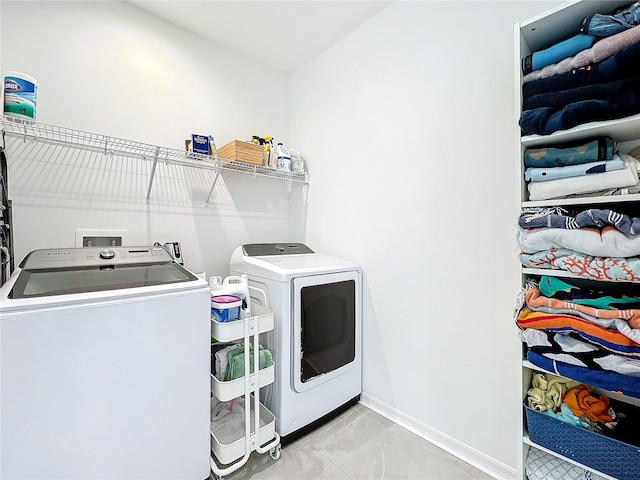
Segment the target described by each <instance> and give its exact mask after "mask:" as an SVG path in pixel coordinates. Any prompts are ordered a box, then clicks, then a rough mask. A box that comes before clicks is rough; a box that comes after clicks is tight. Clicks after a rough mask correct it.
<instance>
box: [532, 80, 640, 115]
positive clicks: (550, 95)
mask: <svg viewBox="0 0 640 480" xmlns="http://www.w3.org/2000/svg"><path fill="white" fill-rule="evenodd" d="M632 89H640V76H639V77H632V78H627V79H624V80H614V81H613V82H607V83H596V84H594V85H585V86H582V87H577V88H571V89H569V90H560V91H557V92H546V93H540V94H538V95H533V96H531V97H529V98H527V99H526V100H525V101H524V103H523V106H522V109H523V110H532V109H534V108H540V107H552V108H556V109H560V108H562V107H564V106H565V105H569V104H570V103H575V102H580V101H582V100H593V99H598V98H607V97H610V96H613V95H618V94H619V93H620V92H622V91H624V90H632Z"/></svg>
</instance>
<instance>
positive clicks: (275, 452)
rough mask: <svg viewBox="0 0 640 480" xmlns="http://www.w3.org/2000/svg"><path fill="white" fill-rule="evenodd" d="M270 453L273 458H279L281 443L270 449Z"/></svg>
mask: <svg viewBox="0 0 640 480" xmlns="http://www.w3.org/2000/svg"><path fill="white" fill-rule="evenodd" d="M269 455H271V458H273V459H274V460H278V459H279V458H280V445H278V446H276V447H273V448H272V449H271V450H269Z"/></svg>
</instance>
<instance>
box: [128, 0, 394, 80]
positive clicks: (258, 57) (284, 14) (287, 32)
mask: <svg viewBox="0 0 640 480" xmlns="http://www.w3.org/2000/svg"><path fill="white" fill-rule="evenodd" d="M129 3H131V4H133V5H135V6H136V7H138V8H140V9H142V10H145V11H146V12H149V13H151V14H153V15H156V16H158V17H160V18H162V19H164V20H166V21H168V22H170V23H172V24H174V25H178V26H179V27H182V28H185V29H187V30H189V31H191V32H193V33H196V34H198V35H200V36H202V37H205V38H207V39H209V40H211V41H212V42H215V43H216V44H218V45H220V46H222V47H225V48H227V49H228V50H231V51H233V52H235V53H237V54H240V55H243V56H245V57H247V58H249V59H251V60H254V61H258V62H261V63H264V64H266V65H268V66H270V67H271V68H273V69H275V70H277V71H280V72H282V73H291V72H293V71H295V70H297V69H298V68H300V67H301V66H302V65H304V64H305V63H307V62H308V61H309V60H311V59H312V58H314V57H315V56H317V55H318V54H319V53H321V52H322V51H324V50H325V49H327V48H328V47H330V46H331V45H333V44H334V43H336V42H337V41H338V40H340V39H341V38H343V37H344V36H345V35H347V34H348V33H350V32H352V31H353V30H355V29H356V28H357V27H358V26H360V25H361V24H363V23H364V22H365V21H367V20H368V19H369V18H371V17H373V16H374V15H375V14H376V13H378V12H379V11H380V10H382V9H383V8H385V7H386V6H388V5H389V4H390V3H392V2H391V1H377V0H375V1H372V0H356V1H353V0H294V1H292V0H262V1H259V0H254V1H241V0H235V1H233V0H227V1H223V0H219V1H218V0H142V1H140V0H132V1H130V2H129Z"/></svg>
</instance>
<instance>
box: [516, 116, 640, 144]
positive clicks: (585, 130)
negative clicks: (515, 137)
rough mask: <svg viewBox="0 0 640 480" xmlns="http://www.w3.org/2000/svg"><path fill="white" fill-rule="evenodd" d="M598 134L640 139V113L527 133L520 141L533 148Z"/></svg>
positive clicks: (622, 140) (625, 139)
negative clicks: (546, 132) (546, 133)
mask: <svg viewBox="0 0 640 480" xmlns="http://www.w3.org/2000/svg"><path fill="white" fill-rule="evenodd" d="M598 136H605V137H611V138H613V139H614V140H616V141H618V142H624V141H627V140H634V139H638V137H640V114H638V115H631V116H629V117H624V118H618V119H615V120H607V121H603V122H589V123H583V124H580V125H577V126H575V127H573V128H570V129H569V130H560V131H557V132H554V133H552V134H551V135H526V136H524V137H521V139H520V141H521V143H522V145H523V146H524V147H525V148H532V147H539V146H547V145H557V144H560V143H566V142H573V141H577V140H584V139H585V138H589V137H598Z"/></svg>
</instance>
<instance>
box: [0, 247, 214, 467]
mask: <svg viewBox="0 0 640 480" xmlns="http://www.w3.org/2000/svg"><path fill="white" fill-rule="evenodd" d="M209 371H210V291H209V288H208V285H207V283H206V282H205V281H204V280H200V279H198V278H197V277H196V276H194V275H193V274H192V273H191V272H189V271H188V270H186V269H184V268H183V267H181V266H180V265H178V264H176V263H175V262H174V261H173V259H172V258H171V256H170V255H169V253H168V252H167V251H166V250H165V249H163V248H161V247H157V248H156V247H141V248H127V247H111V248H109V249H107V250H102V249H98V248H76V249H52V250H37V251H34V252H31V253H30V254H29V255H27V256H26V257H25V259H24V260H23V261H22V262H21V264H20V267H19V268H18V269H17V270H16V271H15V272H14V273H13V275H12V276H11V278H10V279H9V281H8V282H7V283H5V284H4V285H3V286H2V288H0V478H7V479H27V478H28V479H49V478H51V479H53V478H56V479H79V478H82V479H87V478H91V479H136V480H139V479H154V480H155V479H177V478H180V479H194V480H202V479H203V478H208V476H209V474H210V471H209V456H210V454H209V450H210V437H209V428H210V427H209V418H210V404H209V403H210V402H209V397H210V376H209V375H210V374H209Z"/></svg>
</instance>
